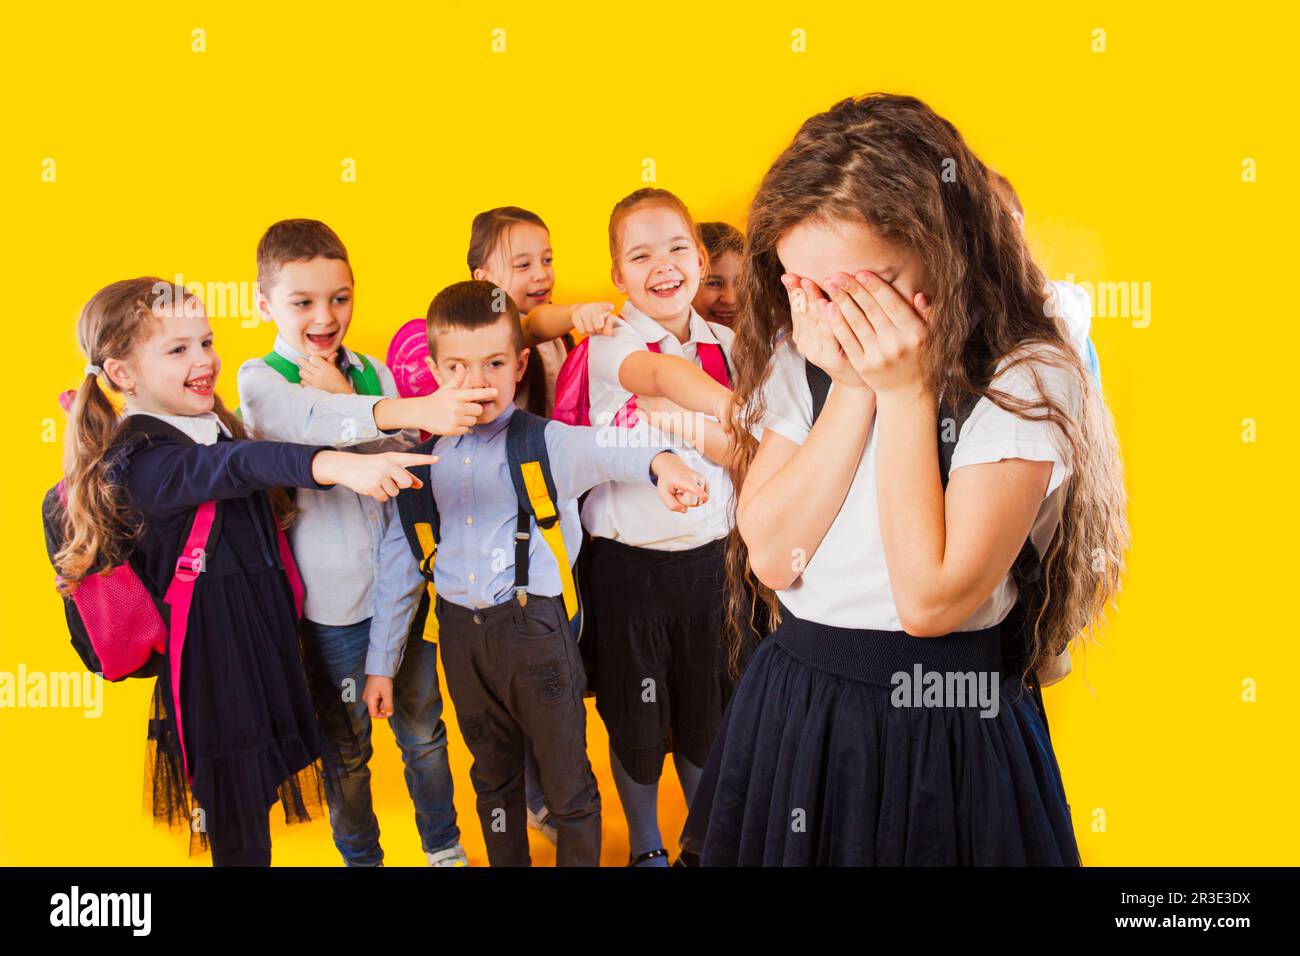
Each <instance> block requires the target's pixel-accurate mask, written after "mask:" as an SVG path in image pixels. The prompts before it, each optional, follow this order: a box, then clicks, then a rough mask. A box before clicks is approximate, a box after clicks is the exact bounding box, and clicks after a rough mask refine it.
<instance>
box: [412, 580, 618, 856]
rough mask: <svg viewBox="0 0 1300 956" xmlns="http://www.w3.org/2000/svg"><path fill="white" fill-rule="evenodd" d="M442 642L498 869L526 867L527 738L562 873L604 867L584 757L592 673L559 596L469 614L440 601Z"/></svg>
mask: <svg viewBox="0 0 1300 956" xmlns="http://www.w3.org/2000/svg"><path fill="white" fill-rule="evenodd" d="M435 611H436V613H437V615H438V628H439V636H438V643H439V644H440V645H441V646H442V666H443V672H444V673H445V674H446V677H447V689H448V691H449V692H450V693H451V699H452V703H453V704H454V705H455V708H456V720H457V722H458V723H459V724H460V732H461V735H462V736H463V737H464V738H465V743H466V745H468V747H469V750H470V753H471V754H472V755H473V757H474V765H473V766H472V767H471V768H470V779H471V780H472V781H473V783H474V791H475V793H476V794H477V795H478V814H479V822H480V823H481V824H482V826H483V839H484V841H485V842H486V843H487V852H488V861H489V862H490V863H491V864H492V865H493V866H528V865H530V863H531V860H530V858H529V855H528V822H527V817H526V816H525V802H524V741H525V738H527V739H528V740H530V741H532V745H533V753H534V755H535V756H536V758H537V765H538V769H539V770H540V771H541V777H542V790H543V792H544V793H545V794H546V806H547V809H548V810H550V812H551V822H553V823H554V824H555V829H556V836H557V840H556V843H557V854H556V862H557V863H558V865H560V866H598V865H599V864H600V794H599V793H598V792H597V790H596V776H595V774H593V773H592V772H591V763H590V762H589V761H588V760H587V709H586V707H585V706H584V705H583V702H582V699H583V695H584V694H585V692H586V676H585V673H584V671H583V667H582V661H581V660H580V659H579V656H578V646H577V643H576V642H575V641H574V639H573V635H572V633H571V632H570V629H569V621H568V619H567V617H566V616H565V613H564V600H563V598H559V597H542V596H539V595H529V596H528V604H527V606H525V607H520V606H519V602H518V601H517V600H515V599H514V598H513V597H512V598H511V599H510V600H508V601H506V602H504V603H502V604H498V605H496V606H495V607H490V608H485V609H482V610H478V611H475V610H472V609H470V608H466V607H461V606H460V605H458V604H453V603H451V602H450V601H444V600H443V599H442V598H441V597H439V598H438V601H437V605H436V608H435Z"/></svg>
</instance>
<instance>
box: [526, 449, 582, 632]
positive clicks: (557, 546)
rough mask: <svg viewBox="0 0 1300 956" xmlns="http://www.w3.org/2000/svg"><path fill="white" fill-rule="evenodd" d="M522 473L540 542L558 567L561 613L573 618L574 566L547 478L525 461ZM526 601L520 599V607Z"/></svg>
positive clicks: (575, 609)
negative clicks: (562, 610)
mask: <svg viewBox="0 0 1300 956" xmlns="http://www.w3.org/2000/svg"><path fill="white" fill-rule="evenodd" d="M519 470H520V472H521V473H522V474H523V478H524V488H525V489H526V490H527V491H528V500H529V502H531V503H532V506H533V516H534V517H535V518H536V519H537V529H538V530H539V531H541V533H542V539H543V540H544V541H545V542H546V543H547V545H548V546H549V547H550V549H551V553H552V554H553V555H555V563H556V564H558V565H559V566H560V589H561V591H562V592H563V594H564V611H565V614H566V615H567V616H568V617H569V618H570V619H572V618H573V616H574V615H575V614H577V613H578V589H577V588H576V587H575V586H574V583H573V565H572V563H570V561H569V551H568V549H567V548H565V546H564V532H563V531H562V530H561V528H560V522H559V517H560V516H559V513H558V512H557V511H556V510H555V502H553V501H552V500H551V493H550V492H549V491H547V490H546V476H545V475H544V474H542V466H541V463H540V462H536V461H525V462H522V463H521V464H520V465H519ZM526 600H527V598H521V599H520V601H519V603H520V604H521V605H522V604H523V603H524V602H525V601H526Z"/></svg>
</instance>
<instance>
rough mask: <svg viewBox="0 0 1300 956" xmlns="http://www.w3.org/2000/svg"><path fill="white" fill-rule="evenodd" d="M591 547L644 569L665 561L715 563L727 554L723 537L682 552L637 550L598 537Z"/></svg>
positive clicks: (594, 538) (725, 540) (651, 549)
mask: <svg viewBox="0 0 1300 956" xmlns="http://www.w3.org/2000/svg"><path fill="white" fill-rule="evenodd" d="M591 546H592V547H593V548H596V549H599V550H601V551H603V552H604V553H605V554H606V555H609V556H611V557H613V558H614V559H615V560H617V561H624V562H627V563H628V564H632V565H640V566H645V567H648V566H652V565H655V564H661V563H663V562H665V561H682V562H686V561H716V560H719V559H721V558H724V557H726V554H727V538H726V536H725V535H724V536H723V537H721V538H718V539H716V540H714V541H709V542H707V543H706V544H702V545H700V546H699V547H698V548H687V549H686V550H684V551H664V550H660V549H659V548H637V547H633V546H632V545H630V544H624V543H623V542H622V541H615V540H614V539H613V538H598V537H593V538H592V539H591Z"/></svg>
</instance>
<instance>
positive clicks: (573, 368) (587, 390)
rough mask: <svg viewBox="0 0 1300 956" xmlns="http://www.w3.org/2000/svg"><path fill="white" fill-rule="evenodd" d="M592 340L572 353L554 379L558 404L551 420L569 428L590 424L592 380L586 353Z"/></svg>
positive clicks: (579, 344)
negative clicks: (570, 426)
mask: <svg viewBox="0 0 1300 956" xmlns="http://www.w3.org/2000/svg"><path fill="white" fill-rule="evenodd" d="M590 347H591V336H587V337H586V338H585V339H583V340H582V341H581V342H579V343H578V344H577V345H576V346H574V348H573V351H571V352H570V353H569V354H568V356H567V357H566V358H565V359H564V364H563V365H562V366H560V372H559V374H558V375H556V376H555V404H554V406H553V407H552V409H551V418H553V419H555V420H556V421H557V422H563V423H564V424H566V425H590V424H591V376H590V374H589V373H588V371H587V352H588V351H589V350H590Z"/></svg>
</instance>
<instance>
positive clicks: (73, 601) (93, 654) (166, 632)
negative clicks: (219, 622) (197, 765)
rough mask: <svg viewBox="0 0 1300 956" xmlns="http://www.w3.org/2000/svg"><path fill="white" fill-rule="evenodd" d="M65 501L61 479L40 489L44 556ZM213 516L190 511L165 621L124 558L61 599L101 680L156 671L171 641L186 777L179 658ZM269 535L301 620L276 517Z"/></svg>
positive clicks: (211, 507)
mask: <svg viewBox="0 0 1300 956" xmlns="http://www.w3.org/2000/svg"><path fill="white" fill-rule="evenodd" d="M65 506H66V491H65V489H64V482H63V481H60V482H59V483H58V485H56V486H55V487H54V488H53V489H51V491H50V493H48V494H47V495H46V502H45V506H44V508H43V509H42V510H43V517H44V521H45V537H46V548H47V550H48V551H49V554H50V558H51V560H53V557H54V555H55V554H56V553H58V550H59V548H60V547H61V546H62V543H61V539H62V534H63V530H62V510H63V508H64V507H65ZM216 515H217V503H216V502H215V501H206V502H204V503H203V504H201V505H199V507H198V509H197V510H196V511H195V513H194V520H193V522H192V523H191V525H190V530H189V533H188V534H187V535H186V537H185V546H184V548H182V550H181V553H180V556H179V557H178V558H177V559H176V572H175V574H174V575H173V576H172V580H171V583H170V584H168V586H167V593H166V594H165V595H164V596H163V603H164V604H165V605H166V607H167V620H164V619H163V615H162V613H161V612H160V609H159V607H158V604H157V602H156V601H155V600H154V598H153V595H152V594H151V593H150V592H149V589H148V588H146V587H145V585H144V582H143V581H141V580H140V578H139V576H138V575H137V574H136V573H135V570H134V569H133V568H132V567H131V566H130V564H119V565H117V566H116V567H113V568H109V569H108V570H107V571H106V572H104V573H102V574H91V575H88V576H86V577H85V578H83V579H82V580H81V583H80V584H78V585H77V587H76V588H75V589H74V590H73V592H72V595H71V597H70V598H65V599H64V601H65V605H66V607H65V611H66V616H67V620H68V630H69V632H70V633H71V635H72V646H73V647H74V648H75V649H76V651H77V653H78V655H79V656H80V657H81V660H82V662H83V663H84V664H85V665H86V667H87V668H88V669H90V670H91V671H93V672H95V673H99V674H102V675H103V677H104V679H105V680H109V681H119V680H122V679H123V678H126V677H152V676H154V675H156V674H157V673H158V668H159V664H160V663H161V660H162V655H163V654H164V653H166V651H167V648H168V643H169V642H170V646H171V669H170V673H169V674H168V678H169V680H170V682H171V691H172V701H173V703H174V704H175V711H176V736H177V739H178V740H179V741H180V743H181V760H182V761H183V762H184V766H185V773H186V776H188V775H189V764H188V761H187V760H186V757H185V737H184V734H183V732H182V730H183V728H182V723H181V707H180V699H181V659H182V651H183V649H184V647H185V632H186V630H187V629H188V626H189V617H190V604H191V603H192V602H193V600H194V585H195V582H196V581H197V580H198V577H199V575H200V574H201V573H203V570H204V559H205V555H206V554H207V552H208V549H209V548H210V547H211V546H212V545H213V544H214V541H213V540H212V528H213V524H214V523H215V520H216ZM276 536H277V539H278V544H279V550H280V562H281V564H282V565H283V566H284V573H285V577H286V578H287V579H288V581H289V589H290V590H291V591H292V592H293V603H294V610H295V612H296V613H297V616H298V617H299V618H301V617H302V602H303V585H302V577H301V576H300V575H299V573H298V565H297V563H296V562H295V561H294V559H293V552H292V551H291V550H290V549H289V539H288V537H287V536H286V535H285V533H284V529H283V528H281V527H280V526H279V523H276ZM57 580H58V577H57V575H56V581H57Z"/></svg>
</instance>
